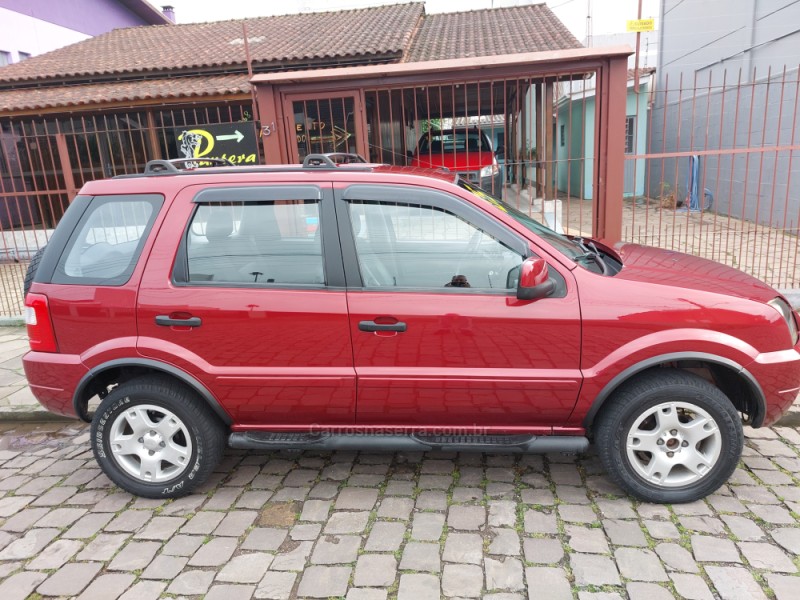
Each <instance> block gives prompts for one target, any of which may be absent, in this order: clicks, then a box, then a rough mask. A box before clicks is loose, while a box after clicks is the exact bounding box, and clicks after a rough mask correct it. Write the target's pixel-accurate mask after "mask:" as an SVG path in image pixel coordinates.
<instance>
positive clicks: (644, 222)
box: [0, 68, 800, 316]
mask: <svg viewBox="0 0 800 600" xmlns="http://www.w3.org/2000/svg"><path fill="white" fill-rule="evenodd" d="M637 77H638V78H639V79H638V85H636V78H637ZM656 79H657V78H656V76H654V75H652V74H649V73H633V74H632V78H631V79H630V80H629V82H628V89H627V96H626V106H627V109H626V119H625V169H624V199H623V203H622V211H621V214H619V219H620V220H621V224H622V227H621V230H622V235H623V239H624V240H626V241H633V242H639V243H643V244H648V245H653V246H659V247H662V248H668V249H673V250H678V251H682V252H688V253H692V254H696V255H700V256H704V257H708V258H710V259H713V260H716V261H719V262H722V263H725V264H728V265H730V266H733V267H737V268H739V269H742V270H744V271H746V272H748V273H751V274H753V275H755V276H757V277H759V278H761V279H763V280H765V281H767V282H768V283H770V284H772V285H774V286H776V287H786V288H792V287H800V272H798V258H799V257H800V236H799V235H798V227H799V225H798V223H799V222H800V173H798V168H799V167H798V161H797V160H796V159H795V154H796V153H797V151H799V150H800V132H798V125H799V123H798V118H800V114H799V113H798V102H800V76H799V75H798V69H797V68H792V69H790V68H783V69H781V70H780V71H775V70H772V71H769V72H767V73H759V72H756V71H755V70H754V71H753V72H751V73H745V72H742V71H737V72H735V73H732V72H728V71H720V72H710V71H708V72H706V71H704V72H702V73H697V74H695V75H693V76H692V77H691V78H688V77H686V76H684V77H680V78H679V79H678V80H677V81H676V80H675V79H674V78H673V79H669V78H667V77H665V78H664V81H663V82H659V83H658V84H656V83H655V82H656ZM595 80H596V73H594V72H591V71H590V72H585V70H578V71H575V72H565V73H553V74H547V73H543V74H542V73H540V74H538V75H536V76H535V77H527V78H525V77H511V78H509V77H506V78H501V77H500V78H496V79H492V80H486V81H469V82H463V83H458V82H455V83H454V82H447V83H444V82H442V83H438V84H437V85H427V86H419V85H418V86H412V85H409V86H407V87H402V86H401V87H399V88H398V87H394V88H388V87H386V88H380V87H374V88H368V89H365V90H364V91H363V98H364V106H365V112H366V117H365V119H364V122H365V123H366V128H367V131H366V136H365V137H366V139H367V140H368V154H369V156H368V157H367V158H368V159H370V160H373V161H380V162H387V163H390V164H398V165H420V166H430V165H426V162H427V163H433V164H434V166H435V165H437V164H442V165H445V166H449V167H451V169H454V170H457V171H464V174H465V175H466V176H467V177H468V178H470V179H472V180H473V181H475V182H476V183H481V184H482V185H485V186H487V187H488V188H490V189H491V190H492V191H493V192H494V193H495V194H496V195H500V196H503V198H504V199H505V200H506V201H507V202H509V203H510V204H512V205H513V206H515V207H517V208H519V209H520V210H523V211H524V212H526V213H528V214H530V215H532V216H534V217H535V218H537V219H539V220H540V221H542V222H545V223H547V224H548V225H550V226H551V227H554V228H555V229H559V230H561V231H564V232H565V233H569V234H575V235H589V234H590V233H591V231H592V221H593V219H594V216H595V215H596V214H597V208H598V207H597V206H595V204H594V202H595V199H594V197H595V196H596V193H595V190H594V189H593V188H594V184H595V181H596V180H597V173H596V169H597V160H596V158H597V157H596V155H597V153H598V148H600V144H599V141H598V140H599V139H600V137H601V135H602V132H600V131H599V121H600V119H598V118H597V115H596V114H595V113H596V112H597V111H598V110H599V104H600V103H602V102H603V101H606V100H608V99H605V100H604V99H603V97H602V94H601V95H600V96H601V97H600V98H598V94H597V92H596V90H595ZM617 92H618V91H617ZM613 98H614V101H621V99H620V98H621V96H619V95H616V92H615V95H614V96H613ZM312 104H313V103H312ZM303 106H304V111H303V114H304V115H305V116H308V115H307V113H308V112H309V110H310V109H309V106H311V104H309V103H308V102H306V103H305V104H304V105H303ZM323 108H324V107H323ZM323 108H320V106H319V103H316V104H313V109H314V110H313V113H314V118H310V119H304V120H303V122H305V121H309V122H310V123H311V125H309V126H308V128H307V130H304V131H302V132H300V133H302V134H303V136H307V139H306V140H305V142H306V143H307V144H311V143H312V142H315V141H316V142H318V143H320V144H321V143H322V142H323V141H325V140H328V138H330V144H333V147H337V148H338V146H336V144H337V142H340V141H341V140H342V139H344V140H345V142H346V141H347V140H348V139H350V137H351V136H352V135H354V134H353V130H352V127H354V126H355V125H354V124H353V123H354V121H352V114H351V113H350V112H348V108H347V105H345V104H342V105H341V108H340V109H339V108H338V105H336V106H334V105H332V104H330V105H329V107H328V109H327V110H323ZM326 119H327V120H329V121H330V123H326V127H327V129H326V128H323V127H322V125H321V123H322V122H323V121H325V120H326ZM239 121H253V116H252V114H251V103H250V102H246V101H243V102H239V103H230V104H224V105H223V104H220V105H209V106H195V107H191V108H173V109H162V108H159V109H147V108H142V109H141V110H128V111H121V112H114V113H102V114H99V113H94V114H86V115H84V116H65V117H59V116H53V117H39V118H33V117H19V118H9V117H4V118H0V316H13V315H18V314H20V313H21V311H22V304H23V298H22V280H23V277H24V274H25V270H26V268H27V261H28V260H29V259H30V256H31V255H32V254H33V253H35V252H36V250H37V249H38V248H40V247H41V246H42V245H44V244H45V243H46V242H47V240H48V239H49V236H50V235H51V233H52V230H53V227H54V226H55V225H56V223H57V222H58V220H59V219H60V217H61V216H62V215H63V213H64V211H65V210H66V207H67V206H68V204H69V201H70V199H71V198H72V197H73V196H74V195H75V194H76V193H77V190H78V189H80V187H81V186H82V185H83V184H84V183H85V182H86V181H89V180H92V179H98V178H104V177H110V176H113V175H119V174H126V173H134V172H141V170H142V169H143V168H144V165H145V163H146V162H147V161H148V160H150V159H154V158H166V157H170V156H177V154H176V151H175V150H176V147H177V146H176V144H177V141H176V130H178V131H180V128H182V127H186V126H192V125H207V124H215V123H232V122H239ZM314 123H317V125H316V129H315V128H314V126H313V124H314ZM448 131H449V133H447V132H448ZM436 132H438V134H436ZM458 132H463V136H462V137H463V145H464V147H463V148H461V149H459V148H458V147H457V145H458V144H460V143H461V141H459V140H458V139H456V138H457V137H458V135H457V134H458ZM471 133H477V134H478V139H477V142H476V143H477V146H472V145H470V144H471V142H470V139H469V138H470V134H471ZM434 134H436V135H434ZM448 135H449V136H450V137H449V138H448V137H447V136H448ZM325 136H328V137H325ZM293 137H298V144H300V138H301V137H302V136H301V135H300V134H299V133H298V135H297V136H293ZM473 141H475V140H473ZM435 144H438V145H436V146H435V150H434V149H433V147H434V145H435ZM448 144H449V145H448ZM311 147H312V146H309V148H311ZM459 152H462V153H463V154H464V156H462V157H461V158H460V159H459V160H463V162H461V163H459V162H457V161H456V160H455V159H456V157H455V155H456V154H457V153H459ZM448 154H449V155H450V156H447V155H448ZM426 156H427V158H426ZM261 159H262V160H261V161H259V162H263V157H261ZM434 159H435V160H434ZM483 163H485V164H483ZM481 171H483V173H481Z"/></svg>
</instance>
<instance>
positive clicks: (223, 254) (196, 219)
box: [186, 200, 325, 286]
mask: <svg viewBox="0 0 800 600" xmlns="http://www.w3.org/2000/svg"><path fill="white" fill-rule="evenodd" d="M321 233H322V232H321V230H320V202H319V200H277V201H260V202H215V203H208V204H201V205H199V206H198V207H197V210H196V211H195V213H194V216H193V217H192V221H191V225H190V227H189V231H188V236H187V240H186V255H187V266H188V281H189V282H190V283H208V284H210V285H231V284H234V285H253V286H272V285H285V286H321V285H324V284H325V269H324V265H323V255H322V236H321Z"/></svg>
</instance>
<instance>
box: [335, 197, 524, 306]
mask: <svg viewBox="0 0 800 600" xmlns="http://www.w3.org/2000/svg"><path fill="white" fill-rule="evenodd" d="M350 219H351V224H352V227H353V235H354V237H355V242H356V251H357V253H358V262H359V267H360V269H361V276H362V279H363V282H364V285H365V286H366V287H380V288H384V287H396V288H433V289H438V290H441V289H450V290H461V291H471V290H480V291H487V290H502V291H507V290H509V289H515V288H516V285H517V279H516V278H517V276H518V273H519V268H518V267H519V265H520V264H521V263H522V260H523V257H522V256H521V255H519V254H518V253H516V252H515V251H513V250H512V249H510V248H509V247H508V246H506V245H505V244H503V243H502V242H501V241H499V240H497V239H496V238H494V237H492V236H491V235H489V234H488V233H486V232H485V231H483V230H481V229H479V228H477V227H475V226H474V225H473V224H471V223H470V222H468V221H466V220H464V219H463V218H461V217H459V216H458V215H455V214H453V213H450V212H447V211H445V210H442V209H440V208H436V207H433V206H422V205H417V204H406V203H390V202H369V201H352V202H351V203H350Z"/></svg>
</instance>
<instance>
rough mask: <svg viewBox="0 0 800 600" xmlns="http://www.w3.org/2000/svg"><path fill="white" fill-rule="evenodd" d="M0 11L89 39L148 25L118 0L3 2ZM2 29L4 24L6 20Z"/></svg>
mask: <svg viewBox="0 0 800 600" xmlns="http://www.w3.org/2000/svg"><path fill="white" fill-rule="evenodd" d="M0 8H5V9H6V10H9V11H11V12H15V13H18V14H20V15H22V16H27V17H30V18H31V19H34V20H37V21H43V22H46V23H50V24H51V25H56V26H58V27H63V28H64V29H70V30H72V31H75V32H78V33H82V34H85V35H86V36H87V37H88V36H95V35H100V34H101V33H105V32H106V31H111V30H112V29H119V28H121V27H135V26H137V25H148V24H149V22H148V21H145V20H144V19H142V18H141V17H140V16H138V15H136V14H135V13H134V12H132V11H131V10H129V9H128V8H126V7H125V6H124V5H123V3H122V2H119V1H118V0H56V1H54V0H0ZM3 25H4V26H3V29H6V27H5V21H3Z"/></svg>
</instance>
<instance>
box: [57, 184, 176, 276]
mask: <svg viewBox="0 0 800 600" xmlns="http://www.w3.org/2000/svg"><path fill="white" fill-rule="evenodd" d="M163 201H164V199H163V197H162V196H159V195H155V194H147V195H144V194H142V195H129V196H96V197H95V198H93V199H92V201H91V204H90V205H89V207H88V208H87V209H86V212H85V213H84V214H83V216H82V218H81V220H80V222H79V223H78V226H77V227H76V228H75V232H74V233H73V234H72V236H71V237H70V239H69V241H68V242H67V245H66V247H65V248H64V252H63V253H62V254H61V257H60V259H59V261H58V264H57V265H56V268H55V271H54V273H53V278H52V281H53V283H66V284H83V285H109V286H115V285H124V284H125V283H126V282H127V281H128V280H129V279H130V277H131V274H132V273H133V269H134V268H135V267H136V263H137V261H138V259H139V256H140V254H141V252H142V248H143V247H144V243H145V241H146V240H147V237H148V235H149V234H150V230H151V229H152V227H153V223H154V221H155V219H156V216H157V215H158V211H159V210H160V208H161V205H162V204H163Z"/></svg>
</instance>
